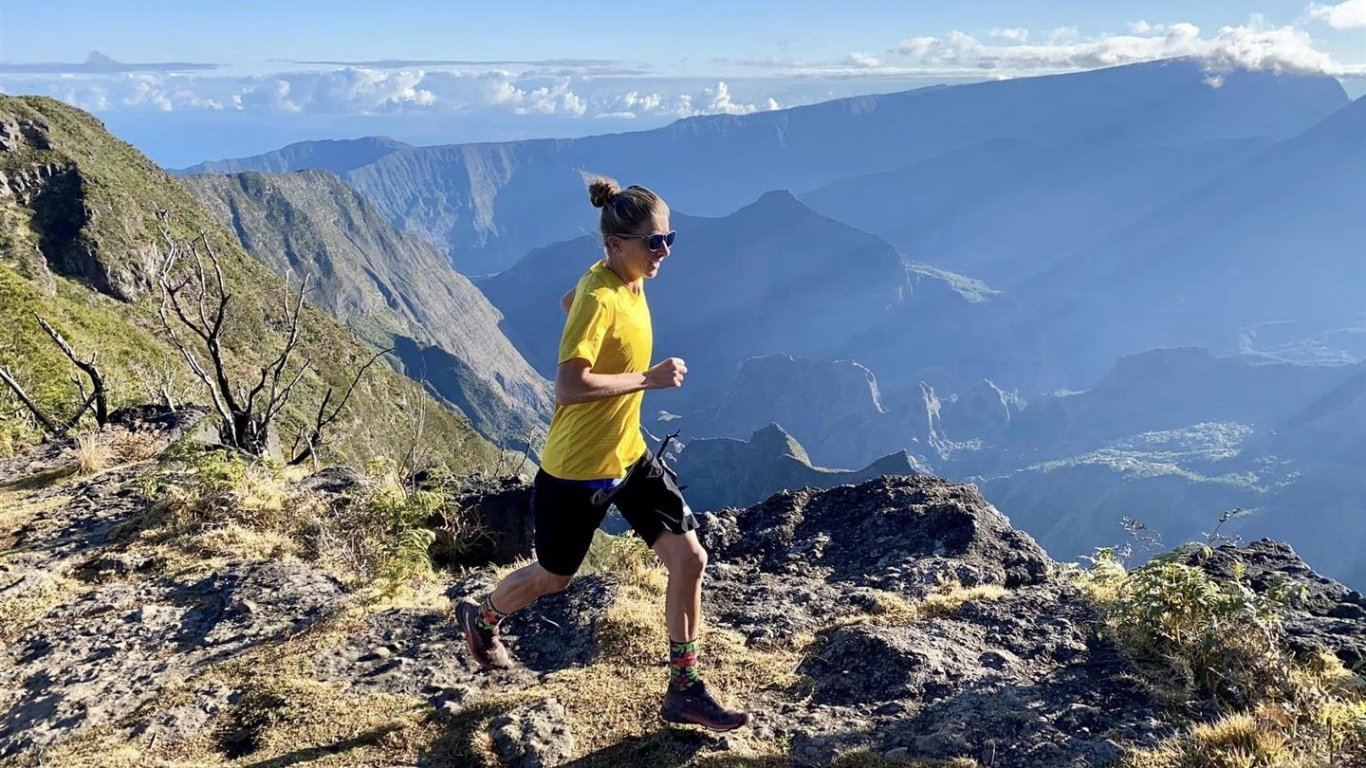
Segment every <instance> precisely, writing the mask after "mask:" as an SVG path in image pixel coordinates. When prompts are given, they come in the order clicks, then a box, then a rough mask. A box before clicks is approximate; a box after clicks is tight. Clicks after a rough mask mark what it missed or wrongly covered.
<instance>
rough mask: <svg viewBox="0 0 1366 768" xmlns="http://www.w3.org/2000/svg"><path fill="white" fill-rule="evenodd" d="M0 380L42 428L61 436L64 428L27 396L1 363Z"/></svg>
mask: <svg viewBox="0 0 1366 768" xmlns="http://www.w3.org/2000/svg"><path fill="white" fill-rule="evenodd" d="M0 381H3V382H5V384H7V385H8V386H9V388H10V390H12V391H13V392H14V395H15V397H18V398H19V402H21V403H23V404H24V406H25V407H26V408H28V410H29V413H32V414H33V418H35V419H37V420H38V423H39V424H41V425H43V429H45V430H47V431H48V432H49V433H51V434H52V435H54V436H57V437H61V436H62V435H63V434H64V433H65V430H64V429H62V428H60V427H58V426H57V423H56V422H55V421H53V420H52V418H51V417H50V416H48V415H47V414H46V413H43V409H41V408H39V407H38V404H37V403H35V402H33V399H32V398H30V397H29V396H28V393H26V392H24V388H23V387H21V386H19V382H17V381H15V380H14V376H12V375H11V374H10V372H9V369H8V368H6V367H4V366H3V365H0Z"/></svg>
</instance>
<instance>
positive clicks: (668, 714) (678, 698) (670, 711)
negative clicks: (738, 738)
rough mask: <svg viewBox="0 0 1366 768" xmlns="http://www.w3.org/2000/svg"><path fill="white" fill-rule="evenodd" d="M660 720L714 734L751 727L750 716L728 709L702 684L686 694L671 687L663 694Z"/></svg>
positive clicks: (691, 687)
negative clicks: (696, 727)
mask: <svg viewBox="0 0 1366 768" xmlns="http://www.w3.org/2000/svg"><path fill="white" fill-rule="evenodd" d="M659 716H660V718H661V719H663V720H664V722H666V723H687V724H691V725H700V726H702V727H703V728H708V729H711V730H713V731H733V730H735V729H736V728H739V727H740V726H742V725H748V724H749V719H750V718H749V713H748V712H741V711H739V710H735V709H726V708H725V707H723V706H721V703H720V702H718V701H717V700H716V699H714V698H712V695H711V694H710V693H708V692H707V686H706V685H705V684H703V683H701V682H697V683H693V684H692V685H690V686H688V688H687V689H686V690H682V691H680V690H678V689H677V688H674V687H672V686H670V687H669V692H668V693H666V694H664V706H662V707H660V710H659Z"/></svg>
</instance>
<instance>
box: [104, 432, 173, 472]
mask: <svg viewBox="0 0 1366 768" xmlns="http://www.w3.org/2000/svg"><path fill="white" fill-rule="evenodd" d="M166 444H167V440H166V438H164V437H161V436H160V435H158V434H156V433H155V432H129V431H128V430H126V429H115V430H113V431H112V432H110V433H109V449H110V450H111V451H112V452H113V454H114V458H116V459H118V461H119V463H120V464H128V463H131V462H135V461H146V460H147V459H151V458H155V457H156V456H157V455H158V454H160V453H161V452H162V451H163V450H165V449H166Z"/></svg>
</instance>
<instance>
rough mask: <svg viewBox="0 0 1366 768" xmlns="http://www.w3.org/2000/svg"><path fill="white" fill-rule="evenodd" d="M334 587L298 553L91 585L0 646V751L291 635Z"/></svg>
mask: <svg viewBox="0 0 1366 768" xmlns="http://www.w3.org/2000/svg"><path fill="white" fill-rule="evenodd" d="M345 599H346V597H345V595H344V594H343V592H342V589H341V587H340V585H338V584H337V583H336V582H335V581H333V580H332V579H331V578H329V577H327V576H324V575H322V574H321V573H319V572H317V571H314V570H313V569H311V568H309V567H308V566H305V565H302V564H299V563H285V562H269V563H237V564H231V565H228V566H225V567H224V568H222V569H220V570H218V571H216V572H214V573H212V574H210V575H209V576H207V577H205V578H203V579H200V580H198V581H195V582H193V583H188V584H186V583H182V582H175V581H169V580H157V581H147V582H115V583H111V584H106V585H101V586H98V587H96V588H95V589H93V590H91V591H89V592H87V593H85V594H84V595H83V596H81V597H80V598H78V599H76V600H74V601H73V602H71V603H69V604H67V605H63V606H60V607H58V608H56V609H54V610H53V612H52V613H51V614H49V616H48V621H47V622H45V624H44V626H43V628H42V629H38V630H34V631H32V632H30V633H28V634H26V635H24V636H23V637H21V638H20V639H19V640H18V642H15V643H13V644H12V645H10V646H9V647H8V648H6V649H5V650H4V652H3V656H0V662H3V666H12V667H13V668H14V669H15V670H16V671H17V672H18V675H19V676H18V678H17V679H16V687H17V689H18V690H17V695H15V696H14V697H13V698H12V703H11V705H10V707H9V709H8V711H5V712H0V755H12V754H16V753H18V752H22V751H24V750H27V749H30V748H32V747H34V746H41V745H45V744H51V743H55V742H57V741H60V740H62V739H65V738H68V737H70V736H71V735H74V734H76V733H79V732H82V731H84V730H86V729H88V728H93V727H97V726H101V725H107V724H110V723H113V722H115V721H117V720H119V719H121V718H123V717H125V716H127V715H128V714H129V713H130V712H133V711H134V710H136V709H137V708H138V707H139V706H141V705H142V704H144V703H146V702H148V701H150V700H152V698H153V697H155V696H156V695H157V693H158V692H159V691H160V690H161V689H162V688H163V687H164V686H166V685H168V684H170V683H174V682H178V681H182V680H186V679H189V678H190V677H192V676H193V675H195V674H196V673H198V672H200V671H202V670H204V669H206V668H207V666H208V665H209V664H211V663H212V662H214V661H219V660H222V659H226V658H230V657H233V656H236V655H238V654H241V653H243V652H245V651H247V650H248V649H250V648H252V647H255V646H257V645H259V644H261V643H266V642H270V641H273V640H277V639H280V638H284V637H287V636H290V635H293V634H296V633H298V632H300V631H303V630H304V629H307V628H308V627H309V626H311V625H312V624H314V623H315V622H317V621H318V620H320V619H322V618H323V617H324V616H326V615H327V614H328V613H329V612H330V611H331V610H332V609H334V608H337V607H338V606H340V605H341V604H342V603H343V602H344V601H345Z"/></svg>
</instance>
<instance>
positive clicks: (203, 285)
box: [158, 216, 392, 464]
mask: <svg viewBox="0 0 1366 768" xmlns="http://www.w3.org/2000/svg"><path fill="white" fill-rule="evenodd" d="M159 218H161V219H162V223H161V236H162V240H163V243H164V249H165V251H164V253H163V258H162V264H161V268H160V272H159V276H158V282H159V284H160V286H161V324H162V328H163V329H164V330H165V332H166V335H167V336H168V337H169V338H170V340H171V342H172V343H173V344H175V346H176V349H177V350H178V351H179V352H180V356H181V358H182V359H184V361H185V363H186V365H188V366H189V367H190V370H191V371H193V372H194V374H195V376H196V377H198V378H199V380H200V381H201V382H202V383H203V384H204V386H205V388H206V389H208V391H209V396H210V398H211V399H212V401H213V406H214V410H216V411H217V413H218V418H219V421H220V422H222V425H223V430H222V435H221V438H222V440H223V443H224V444H226V445H231V446H233V447H235V448H238V449H240V450H242V451H245V452H247V453H249V454H252V455H255V456H260V455H262V454H264V453H266V452H267V450H268V447H269V444H270V431H271V429H272V427H273V425H274V423H275V420H276V418H277V417H278V416H279V415H280V412H281V411H282V410H284V407H285V406H286V405H287V404H288V403H289V399H290V397H291V395H293V393H294V387H295V386H297V385H298V383H299V382H300V381H301V380H302V379H303V377H304V374H305V373H307V372H308V370H309V368H311V367H312V363H311V362H310V361H308V360H303V361H302V363H301V364H299V366H298V370H297V371H295V372H294V373H293V375H287V374H286V369H287V368H288V367H289V365H290V360H291V358H292V357H293V355H294V352H295V350H296V348H297V347H298V344H299V318H300V316H301V313H302V311H303V304H304V296H305V295H306V294H307V292H308V277H307V276H305V277H304V279H303V281H302V284H301V285H300V288H299V293H298V295H297V296H295V297H294V298H293V299H291V297H290V290H289V280H288V279H286V280H285V286H284V294H283V298H282V300H281V315H282V317H283V318H284V325H285V345H284V349H282V350H281V351H280V353H279V354H278V355H276V356H275V358H274V359H273V360H271V361H270V362H269V363H267V364H265V365H262V366H261V367H260V376H259V377H257V380H256V383H255V384H254V385H253V386H252V387H251V389H249V390H248V389H247V388H246V387H245V386H243V385H241V384H240V383H239V384H238V385H237V386H236V387H234V386H233V384H232V381H231V380H230V378H229V376H228V372H227V366H226V365H225V362H224V359H223V331H224V325H225V323H226V320H227V318H228V310H229V306H230V305H231V302H232V298H233V297H232V294H230V293H229V292H228V287H227V283H226V281H225V280H224V277H223V266H222V262H221V261H220V260H219V258H218V254H217V253H216V252H215V251H214V249H213V246H212V245H211V244H210V243H209V239H208V237H207V236H206V235H205V234H203V233H201V234H200V235H199V237H198V238H196V239H195V240H193V241H191V243H190V247H189V248H188V255H189V256H190V257H191V258H192V259H193V262H194V264H193V267H192V268H190V269H188V270H186V274H185V275H184V276H183V277H181V278H180V279H179V280H176V279H175V278H174V277H173V275H174V273H175V272H176V265H177V262H179V261H180V259H181V258H182V257H183V256H185V255H186V253H187V249H186V248H185V247H184V246H182V245H181V244H180V243H178V242H176V240H175V239H174V238H173V237H172V236H171V232H170V229H169V227H168V226H167V225H166V222H165V217H164V216H159ZM206 260H207V261H208V263H209V266H210V267H211V268H212V278H210V272H209V270H208V269H206V268H205V261H206ZM172 315H174V317H175V319H176V320H177V321H178V325H179V326H180V327H183V328H186V329H188V330H189V331H190V333H191V334H193V335H194V336H195V337H197V338H198V340H199V344H198V345H193V344H192V343H190V342H189V341H187V339H185V338H184V337H182V335H181V334H180V333H179V332H178V331H177V330H176V325H177V324H174V323H172V321H171V318H172ZM195 346H200V347H202V348H203V350H205V352H207V362H205V361H204V360H202V359H201V358H202V357H203V356H204V355H202V354H201V353H200V352H199V351H198V350H197V349H195ZM390 351H392V350H391V349H386V350H383V351H381V352H377V353H375V355H374V356H373V357H372V358H370V360H369V362H367V363H366V364H365V365H363V366H361V368H360V369H359V370H358V371H356V375H355V377H354V378H353V379H352V380H351V383H350V384H349V385H348V386H347V388H346V392H345V393H344V394H343V395H342V397H341V400H340V401H339V402H338V403H337V404H336V406H335V407H333V408H331V409H330V410H329V408H328V406H329V404H330V403H331V402H332V394H333V389H332V388H328V390H327V392H326V394H324V396H323V400H322V403H321V404H319V406H318V413H317V416H316V417H315V418H314V420H313V424H312V425H311V427H309V428H308V429H307V430H306V431H302V432H300V433H299V435H298V436H296V438H295V441H294V446H293V450H292V451H291V453H293V454H294V455H293V457H292V458H291V459H290V460H289V463H290V464H301V463H303V462H304V461H307V460H308V459H309V458H310V457H311V456H313V455H315V453H316V452H317V451H318V449H319V448H321V447H322V446H323V445H324V444H325V443H326V435H325V433H326V430H327V428H328V427H329V426H331V425H332V424H333V423H334V422H335V421H336V420H337V418H338V417H339V416H340V415H341V411H342V409H343V408H344V407H345V406H346V403H347V401H348V400H350V398H351V393H352V392H354V391H355V388H356V385H357V384H358V383H359V382H360V379H361V376H363V375H364V374H365V372H366V370H368V369H369V368H370V366H371V365H373V364H374V363H375V361H376V360H378V359H379V358H380V357H381V356H383V355H384V354H385V353H386V352H390ZM301 444H302V446H301Z"/></svg>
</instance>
